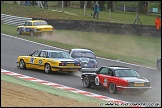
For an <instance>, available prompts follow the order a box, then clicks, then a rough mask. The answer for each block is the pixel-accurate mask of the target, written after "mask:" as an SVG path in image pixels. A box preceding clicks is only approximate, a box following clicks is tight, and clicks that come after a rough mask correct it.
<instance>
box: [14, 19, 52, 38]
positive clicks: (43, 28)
mask: <svg viewBox="0 0 162 108" xmlns="http://www.w3.org/2000/svg"><path fill="white" fill-rule="evenodd" d="M53 31H54V27H53V26H51V25H48V23H47V22H46V21H44V20H29V21H26V22H25V24H24V25H23V26H18V27H17V34H19V35H20V34H30V35H31V36H33V35H34V34H38V33H44V32H48V33H52V32H53Z"/></svg>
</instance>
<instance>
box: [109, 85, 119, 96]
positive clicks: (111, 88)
mask: <svg viewBox="0 0 162 108" xmlns="http://www.w3.org/2000/svg"><path fill="white" fill-rule="evenodd" d="M116 91H117V89H116V85H115V84H114V83H110V84H109V92H110V93H112V94H115V93H116Z"/></svg>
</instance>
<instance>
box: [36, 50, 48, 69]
mask: <svg viewBox="0 0 162 108" xmlns="http://www.w3.org/2000/svg"><path fill="white" fill-rule="evenodd" d="M47 59H48V52H47V51H41V52H40V55H39V57H38V58H37V59H36V60H35V64H36V65H37V68H38V69H41V70H44V64H45V63H46V62H47Z"/></svg>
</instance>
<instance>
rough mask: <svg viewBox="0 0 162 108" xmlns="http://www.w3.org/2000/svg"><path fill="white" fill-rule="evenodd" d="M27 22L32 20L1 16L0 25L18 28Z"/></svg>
mask: <svg viewBox="0 0 162 108" xmlns="http://www.w3.org/2000/svg"><path fill="white" fill-rule="evenodd" d="M27 20H32V18H26V17H17V16H11V15H6V14H1V23H3V24H8V25H13V26H20V25H24V23H25V22H26V21H27Z"/></svg>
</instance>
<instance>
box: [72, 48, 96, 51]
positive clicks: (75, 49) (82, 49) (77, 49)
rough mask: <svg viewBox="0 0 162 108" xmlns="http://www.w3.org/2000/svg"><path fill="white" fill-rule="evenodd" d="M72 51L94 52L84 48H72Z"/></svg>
mask: <svg viewBox="0 0 162 108" xmlns="http://www.w3.org/2000/svg"><path fill="white" fill-rule="evenodd" d="M71 50H72V51H89V52H93V51H92V50H90V49H84V48H73V49H71Z"/></svg>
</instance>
